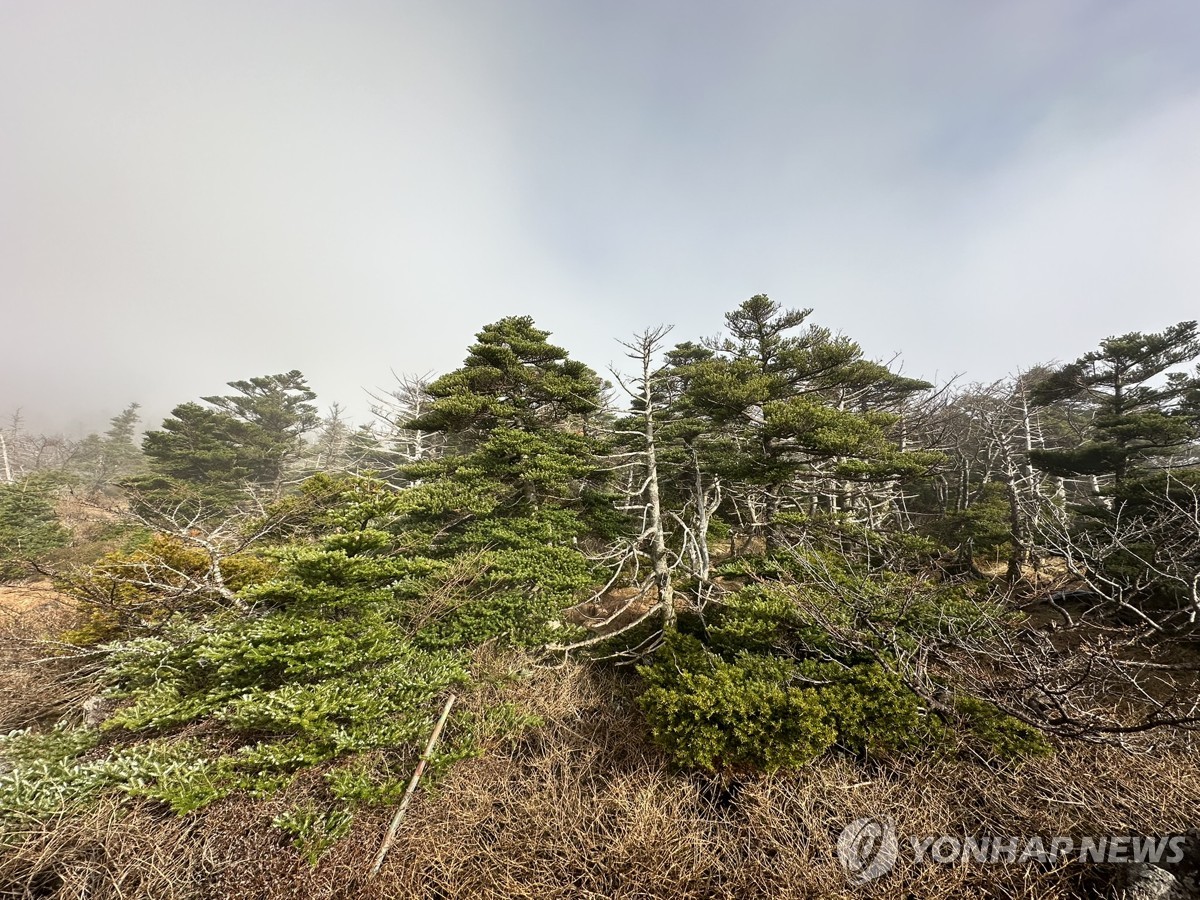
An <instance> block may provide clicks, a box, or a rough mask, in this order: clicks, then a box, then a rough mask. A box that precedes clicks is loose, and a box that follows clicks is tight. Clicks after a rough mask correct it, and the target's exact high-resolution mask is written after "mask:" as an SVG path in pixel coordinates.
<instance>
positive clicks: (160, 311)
mask: <svg viewBox="0 0 1200 900" xmlns="http://www.w3.org/2000/svg"><path fill="white" fill-rule="evenodd" d="M1198 47H1200V4H1197V3H1195V2H1194V0H1180V2H1174V0H1140V2H1137V3H1130V2H1117V0H1090V2H1088V0H1032V2H1024V0H1005V2H1003V3H994V2H982V0H969V2H964V0H904V2H891V0H873V2H863V0H831V2H803V0H789V2H767V0H743V2H737V3H734V2H721V3H716V2H708V0H686V2H660V0H490V2H488V0H440V2H428V3H425V2H420V3H418V2H403V0H391V2H366V0H330V2H323V3H318V2H309V0H286V2H282V0H280V2H273V0H105V2H96V0H88V2H84V0H57V2H53V3H48V2H45V0H0V338H2V339H0V416H4V417H7V416H8V415H10V414H11V413H12V412H13V411H14V410H16V409H17V408H21V409H22V410H23V413H24V415H25V416H26V418H27V420H28V421H30V422H32V423H34V424H35V425H37V426H38V427H41V428H47V429H53V430H62V431H65V432H67V433H68V434H70V433H72V432H75V433H78V432H79V431H81V430H85V429H90V428H95V427H97V426H98V425H101V424H102V423H103V422H104V421H105V420H106V419H107V418H108V417H109V416H112V415H114V414H115V413H116V412H118V411H119V410H120V409H121V408H122V407H123V406H125V405H126V404H127V403H129V402H130V401H138V402H140V403H142V405H143V407H144V408H145V409H146V410H147V412H148V418H150V419H152V420H153V419H161V417H162V415H164V414H165V413H166V412H167V411H168V410H169V409H170V408H171V407H172V406H173V405H174V404H176V403H179V402H183V401H185V400H190V399H194V398H196V397H199V396H202V395H207V394H213V393H218V392H220V391H221V389H222V387H223V385H224V383H225V382H227V381H230V380H233V379H239V378H246V377H250V376H254V375H262V374H269V373H274V372H283V371H287V370H290V369H300V370H301V371H303V372H304V373H305V374H306V375H307V376H308V379H309V382H310V384H311V385H312V386H313V388H314V389H315V390H316V391H317V393H318V395H319V399H320V401H321V402H322V403H323V404H328V403H330V402H332V401H334V400H337V401H340V402H341V403H343V404H345V405H347V406H348V407H349V408H350V410H351V413H352V414H354V415H355V416H356V417H357V418H358V419H359V420H360V421H361V420H362V419H364V418H365V417H366V416H365V409H366V404H367V398H366V395H365V393H364V390H363V389H364V388H371V387H386V386H387V385H388V384H389V383H391V381H392V374H391V373H392V372H393V371H396V372H428V371H446V370H449V369H452V368H454V367H455V366H456V365H457V364H458V363H459V362H461V360H462V358H463V356H464V355H465V349H466V347H467V345H468V344H469V343H470V342H471V339H472V336H473V334H474V333H475V332H476V331H478V330H479V328H480V327H481V326H483V325H484V324H486V323H488V322H491V321H494V320H496V319H499V318H501V317H503V316H506V315H514V314H520V315H526V314H527V315H532V316H533V317H534V319H535V320H536V321H537V323H538V324H539V325H540V326H541V327H543V328H546V329H548V330H550V331H551V332H553V333H554V338H555V340H556V341H557V342H559V343H561V344H562V345H564V346H566V347H567V348H568V349H570V351H571V353H572V355H574V356H576V357H578V358H580V359H583V360H584V361H586V362H587V363H589V364H590V365H592V366H593V367H595V368H597V369H598V370H603V369H604V368H605V367H606V366H607V365H608V364H609V363H612V362H617V363H619V362H620V361H621V353H622V351H621V349H620V347H619V346H618V345H617V339H620V338H627V337H628V336H629V335H630V334H632V333H633V332H635V331H638V330H640V329H642V328H644V327H646V326H649V325H657V324H660V323H667V324H673V325H674V326H675V331H674V335H673V336H674V337H676V338H678V339H679V340H685V339H691V338H696V337H701V336H705V335H713V334H715V333H717V332H718V331H719V330H720V327H721V324H722V316H723V314H724V313H725V312H726V311H728V310H730V309H733V308H734V307H736V306H737V304H738V303H740V302H741V301H742V300H744V299H746V298H747V297H749V296H751V295H753V294H758V293H766V294H768V295H770V296H771V298H772V299H774V300H776V301H778V302H779V303H780V304H782V305H784V306H789V307H805V308H808V307H811V308H813V310H814V312H813V314H812V317H811V321H813V322H816V323H818V324H821V325H825V326H828V327H830V328H832V329H834V330H836V331H841V332H844V333H846V334H848V335H850V336H851V337H853V338H855V339H856V340H858V341H859V342H860V343H861V344H862V346H863V347H864V349H865V351H866V352H867V354H868V355H869V356H871V357H874V358H879V359H885V360H886V359H891V358H892V357H893V356H894V355H895V354H898V353H899V354H902V357H901V359H902V363H903V367H904V371H905V372H906V374H909V375H913V376H921V377H925V378H929V379H932V380H945V379H947V378H950V377H952V376H955V375H960V376H962V377H963V378H964V379H966V380H979V381H990V380H993V379H996V378H999V377H1001V376H1003V375H1004V374H1006V373H1008V372H1010V371H1013V370H1015V369H1017V368H1019V367H1026V366H1029V365H1032V364H1035V363H1039V362H1045V361H1049V360H1054V359H1059V360H1064V359H1072V358H1074V357H1076V356H1078V355H1080V354H1082V353H1084V352H1086V351H1087V350H1089V349H1091V348H1092V347H1093V346H1094V345H1095V344H1096V343H1097V342H1098V341H1099V340H1100V339H1102V338H1103V337H1105V336H1108V335H1111V334H1116V333H1122V332H1127V331H1134V330H1138V331H1156V330H1160V329H1161V328H1163V327H1165V326H1167V325H1169V324H1172V323H1174V322H1177V321H1180V320H1183V319H1191V318H1197V317H1198V316H1200V302H1198V300H1197V289H1198V288H1200V252H1198V250H1200V53H1198V52H1197V48H1198ZM150 424H154V422H153V421H152V422H151V423H150Z"/></svg>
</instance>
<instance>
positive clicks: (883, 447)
mask: <svg viewBox="0 0 1200 900" xmlns="http://www.w3.org/2000/svg"><path fill="white" fill-rule="evenodd" d="M810 313H811V310H790V309H783V308H781V307H780V306H779V305H778V304H777V303H775V302H774V301H772V300H771V299H769V298H768V297H766V296H765V295H762V294H759V295H756V296H754V297H751V298H750V299H749V300H747V301H746V302H744V303H743V304H742V305H741V306H739V307H738V309H736V310H734V311H733V312H731V313H728V314H727V315H726V317H725V321H726V328H727V331H728V336H727V337H726V338H725V339H724V340H722V341H719V342H716V343H715V345H714V348H713V349H714V351H715V352H714V353H713V355H712V356H711V357H708V358H703V357H697V358H696V359H695V361H694V362H692V363H690V364H689V365H688V366H687V382H688V389H687V391H688V394H687V403H688V405H689V406H690V407H691V408H692V409H694V410H695V411H696V412H698V413H700V414H702V415H704V416H707V417H708V418H709V419H710V420H711V421H712V423H713V427H714V428H715V429H718V430H722V431H725V432H726V433H728V434H729V435H730V436H731V439H732V442H733V444H734V445H735V446H736V448H737V452H736V453H733V454H729V455H727V456H726V457H725V460H724V464H725V466H727V468H726V470H725V471H724V473H723V474H724V475H725V476H726V477H727V478H729V479H730V480H732V481H737V482H741V483H742V484H744V485H745V486H746V488H747V489H748V496H747V498H746V500H747V503H746V506H747V509H748V511H749V513H750V518H751V519H752V521H754V522H756V523H757V524H758V525H759V526H760V527H761V530H762V532H763V534H764V537H765V539H766V544H767V548H768V550H770V549H773V548H774V547H775V545H776V544H777V543H778V538H779V532H778V528H777V527H776V523H777V519H778V516H779V513H780V511H781V509H782V507H783V505H784V504H785V503H797V502H799V503H801V504H802V505H804V506H805V507H806V508H807V509H808V510H810V511H812V510H815V509H816V508H817V505H816V504H817V503H818V502H819V503H825V504H828V505H830V506H832V508H833V509H834V510H835V511H839V510H844V509H845V508H846V507H847V506H848V504H849V503H850V502H851V493H852V491H851V488H852V486H853V485H854V484H855V483H859V484H863V483H871V482H886V481H889V480H893V479H897V478H903V477H911V476H913V475H915V474H917V473H920V472H922V471H924V470H925V469H926V468H927V467H928V466H929V465H930V464H931V462H933V457H932V456H930V455H929V454H922V453H902V452H900V450H899V448H898V447H897V446H896V444H895V442H894V441H893V440H892V439H891V438H890V436H889V433H888V432H889V429H890V428H891V426H892V425H894V424H895V422H896V420H897V417H896V415H895V414H894V413H892V412H890V411H887V410H886V409H885V407H886V406H888V405H894V404H895V401H896V399H897V398H898V397H903V396H907V395H910V394H912V393H915V392H916V391H919V390H922V389H924V388H926V387H928V385H927V384H926V383H925V382H919V381H916V380H912V379H902V378H899V377H898V376H896V375H894V374H893V373H892V372H890V371H889V370H888V369H887V368H886V367H884V366H880V365H878V364H875V363H871V362H869V361H867V360H864V359H863V356H862V349H861V348H860V347H859V346H858V344H856V343H854V342H853V341H851V340H850V339H848V338H846V337H844V336H840V335H834V334H833V333H832V332H830V331H829V330H828V329H826V328H820V327H817V326H814V325H809V326H808V327H807V328H805V329H803V330H798V329H800V327H801V326H802V325H804V324H805V322H806V321H807V318H808V316H809V314H810Z"/></svg>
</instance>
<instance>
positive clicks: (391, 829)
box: [371, 694, 458, 878]
mask: <svg viewBox="0 0 1200 900" xmlns="http://www.w3.org/2000/svg"><path fill="white" fill-rule="evenodd" d="M457 699H458V698H457V697H455V696H454V695H453V694H451V695H450V698H449V699H448V700H447V701H446V705H445V706H444V707H442V714H441V716H440V717H439V718H438V720H437V724H436V725H434V726H433V734H431V735H429V743H428V744H426V745H425V752H424V753H422V754H421V759H420V761H419V762H418V763H417V768H416V770H415V771H414V772H413V776H412V779H411V780H410V781H409V782H408V789H407V790H405V792H404V797H403V798H402V799H401V800H400V808H399V809H398V810H396V815H394V816H392V824H391V825H389V826H388V830H387V835H386V836H385V837H384V839H383V844H382V845H380V847H379V855H378V856H376V857H375V865H373V866H372V867H371V877H372V878H373V877H375V876H376V875H378V874H379V870H380V869H381V868H383V858H384V857H385V856H387V852H388V851H389V850H391V849H392V844H394V843H395V842H396V832H397V831H398V830H399V828H400V820H401V819H403V818H404V814H405V813H406V812H408V804H409V801H410V800H412V796H413V793H414V792H415V791H416V790H417V782H418V781H420V780H421V775H422V773H424V771H425V766H426V764H427V763H428V762H429V757H430V756H431V755H432V754H433V748H434V747H435V746H436V745H437V742H438V738H439V737H441V736H442V729H443V728H445V727H446V720H447V719H449V718H450V710H451V708H453V706H454V701H455V700H457Z"/></svg>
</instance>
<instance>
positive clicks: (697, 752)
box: [639, 635, 837, 771]
mask: <svg viewBox="0 0 1200 900" xmlns="http://www.w3.org/2000/svg"><path fill="white" fill-rule="evenodd" d="M639 672H640V673H641V675H642V677H643V678H644V679H645V680H646V683H647V685H648V688H647V690H646V691H645V693H643V694H642V696H641V698H640V701H639V702H640V705H641V708H642V710H643V712H644V713H645V715H646V718H647V720H648V722H649V724H650V731H651V734H652V735H653V737H654V740H655V741H656V742H657V743H658V744H659V745H660V746H661V747H662V748H663V749H664V750H666V752H667V754H668V755H669V756H670V758H671V759H672V761H673V762H674V763H675V764H676V765H678V766H680V767H683V768H698V769H705V770H708V771H716V770H718V769H726V768H745V767H749V768H756V769H763V770H765V771H770V770H773V769H778V768H791V767H795V766H800V765H803V764H805V763H807V762H809V761H810V760H812V759H813V758H815V757H816V756H818V755H820V754H821V753H823V752H824V751H825V750H826V749H828V748H829V747H830V746H831V745H832V744H833V742H834V740H835V738H836V736H837V735H836V731H835V729H834V727H833V725H832V724H831V723H830V721H829V717H828V715H827V714H826V710H825V707H824V705H823V704H822V702H821V699H820V696H819V695H818V693H817V692H816V691H815V690H813V689H812V688H805V687H800V686H798V685H795V684H792V683H790V682H791V681H792V679H793V676H794V675H795V671H794V666H793V665H792V664H791V663H789V662H788V661H786V660H782V659H776V658H773V657H769V656H758V655H753V654H748V653H744V654H740V655H738V656H737V657H736V658H735V659H734V661H732V662H727V661H726V660H724V659H722V658H721V657H720V656H718V655H716V654H714V653H711V652H709V651H708V650H706V649H705V648H704V646H703V645H702V644H701V643H700V642H699V641H698V640H696V639H695V638H692V637H688V636H685V635H674V636H671V637H670V638H669V639H668V641H667V644H666V645H665V646H664V647H663V648H662V649H661V650H660V651H659V652H658V654H657V656H656V657H655V660H654V662H653V663H651V664H650V665H646V666H642V667H641V668H640V669H639Z"/></svg>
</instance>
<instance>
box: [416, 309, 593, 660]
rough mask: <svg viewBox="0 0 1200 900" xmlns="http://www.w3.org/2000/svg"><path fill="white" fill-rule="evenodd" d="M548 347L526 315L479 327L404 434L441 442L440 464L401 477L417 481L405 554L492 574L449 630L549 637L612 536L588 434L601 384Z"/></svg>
mask: <svg viewBox="0 0 1200 900" xmlns="http://www.w3.org/2000/svg"><path fill="white" fill-rule="evenodd" d="M548 338H549V333H548V332H546V331H542V330H540V329H538V328H537V327H535V325H534V323H533V320H532V319H531V318H529V317H528V316H520V317H509V318H506V319H501V320H500V321H499V322H496V323H494V324H492V325H488V326H486V327H485V328H484V329H483V330H482V331H480V332H479V334H478V335H477V340H476V343H475V344H474V345H472V347H471V348H470V351H469V353H468V356H467V358H466V360H465V362H464V363H463V365H462V367H460V368H459V369H457V370H455V371H453V372H450V373H449V374H447V375H444V376H442V377H441V378H439V379H437V380H436V381H434V382H433V383H432V384H431V385H429V394H430V396H431V397H432V398H433V403H432V404H431V406H430V407H429V409H428V411H427V412H426V413H424V414H423V415H421V416H419V417H418V418H416V419H414V420H413V421H411V422H409V423H408V425H407V427H408V428H410V429H415V430H418V431H423V432H428V433H433V434H438V435H441V436H442V437H443V438H444V442H445V454H444V455H443V456H442V457H440V458H438V459H434V460H429V461H426V462H422V463H417V464H414V465H412V466H409V467H406V468H405V470H404V473H405V474H406V475H407V476H408V477H409V478H411V479H413V480H414V481H415V482H416V483H415V486H414V487H412V488H410V489H409V490H407V491H406V492H405V494H404V498H405V499H404V504H403V505H404V508H405V511H406V514H405V516H404V519H403V523H402V524H403V527H404V528H405V530H406V531H405V541H406V544H407V546H410V547H411V548H412V550H413V552H421V553H423V554H429V555H432V556H433V557H435V558H442V559H445V558H450V557H454V556H461V555H463V554H473V555H474V558H475V559H476V561H477V564H478V566H479V568H480V569H481V570H484V569H486V570H487V576H486V579H485V580H486V582H487V585H488V589H486V590H484V589H481V590H480V591H478V592H477V594H476V596H475V597H474V598H473V599H472V600H471V601H470V602H468V603H467V604H465V605H464V607H463V608H462V609H460V610H459V611H458V613H457V614H456V615H455V616H454V617H452V618H453V619H454V622H455V624H452V625H448V626H447V627H448V629H449V630H450V631H453V630H454V629H458V628H464V627H466V628H477V629H484V630H488V629H491V630H493V631H495V632H497V633H502V632H512V633H519V634H522V635H525V636H527V637H528V636H530V635H533V634H534V633H536V632H537V631H538V630H539V629H544V628H545V627H547V626H548V625H549V623H550V622H551V621H552V620H553V619H554V618H555V616H556V615H557V613H558V611H559V609H560V608H561V607H563V606H565V605H568V603H569V602H570V601H571V600H572V599H573V598H574V597H575V595H576V594H577V593H578V591H579V590H581V589H582V588H583V587H585V586H587V585H588V584H589V583H590V581H591V578H592V576H591V567H590V564H589V563H588V560H587V558H586V556H585V555H584V554H583V553H582V552H581V549H580V545H581V543H584V542H586V541H587V540H588V539H589V537H590V536H593V535H595V534H596V533H597V532H598V531H600V530H603V529H605V528H613V527H615V522H614V516H613V514H612V513H611V511H610V503H609V498H608V497H607V496H606V495H605V494H604V493H603V490H604V477H603V474H602V473H601V471H600V466H599V462H598V456H597V454H598V443H597V438H596V437H595V436H594V435H593V434H592V433H591V430H590V429H589V420H590V419H592V418H594V417H595V416H597V415H598V413H599V410H600V405H601V404H600V399H601V388H602V385H601V381H600V379H599V377H598V376H597V375H596V373H595V372H593V371H592V370H591V369H589V368H588V367H587V366H585V365H583V364H582V363H580V362H577V361H576V360H572V359H570V358H569V356H568V354H567V352H566V351H565V350H563V349H562V348H561V347H557V346H555V345H553V344H551V343H549V342H548Z"/></svg>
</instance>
